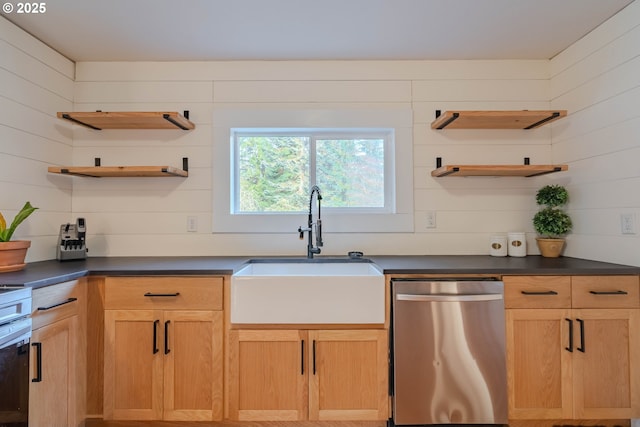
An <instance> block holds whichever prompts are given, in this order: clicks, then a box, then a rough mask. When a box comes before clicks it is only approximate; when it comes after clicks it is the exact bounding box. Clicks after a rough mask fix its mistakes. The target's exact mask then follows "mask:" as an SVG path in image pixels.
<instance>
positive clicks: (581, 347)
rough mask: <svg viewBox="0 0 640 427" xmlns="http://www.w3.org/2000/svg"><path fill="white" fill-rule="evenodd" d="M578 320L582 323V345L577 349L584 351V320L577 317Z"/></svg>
mask: <svg viewBox="0 0 640 427" xmlns="http://www.w3.org/2000/svg"><path fill="white" fill-rule="evenodd" d="M576 321H577V322H578V323H579V324H580V346H579V347H578V348H576V350H578V351H581V352H583V353H584V350H585V349H584V320H582V319H576Z"/></svg>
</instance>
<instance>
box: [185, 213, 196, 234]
mask: <svg viewBox="0 0 640 427" xmlns="http://www.w3.org/2000/svg"><path fill="white" fill-rule="evenodd" d="M187 231H188V232H190V233H194V232H196V231H198V217H197V216H188V217H187Z"/></svg>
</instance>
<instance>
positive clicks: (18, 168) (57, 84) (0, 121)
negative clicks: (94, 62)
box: [0, 19, 75, 262]
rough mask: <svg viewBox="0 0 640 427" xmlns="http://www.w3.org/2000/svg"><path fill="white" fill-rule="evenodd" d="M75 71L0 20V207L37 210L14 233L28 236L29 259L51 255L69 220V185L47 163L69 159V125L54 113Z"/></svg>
mask: <svg viewBox="0 0 640 427" xmlns="http://www.w3.org/2000/svg"><path fill="white" fill-rule="evenodd" d="M74 74H75V65H74V64H73V62H72V61H69V60H68V59H66V58H64V57H63V56H62V55H60V54H59V53H57V52H55V51H53V50H52V49H51V48H49V47H48V46H46V45H44V44H43V43H42V42H40V41H38V40H36V39H34V38H33V37H32V36H30V35H28V34H27V33H25V32H24V31H22V30H20V29H19V28H18V27H16V26H14V25H13V24H11V23H10V22H9V21H7V20H5V19H0V82H1V83H2V84H0V110H2V115H0V194H2V198H1V199H0V211H1V212H3V214H4V215H5V216H6V217H7V218H13V216H14V215H15V214H16V213H17V212H18V210H19V209H20V208H21V207H22V205H23V204H24V203H25V202H26V201H27V200H29V201H30V202H31V203H32V204H33V205H34V206H37V207H39V208H40V209H39V210H38V211H37V212H36V213H35V214H34V215H32V216H31V217H30V218H28V219H27V221H25V223H23V225H21V226H20V228H18V230H17V231H16V234H15V235H14V238H17V239H27V240H31V248H30V249H29V251H28V253H27V261H28V262H32V261H40V260H45V259H51V258H54V257H55V237H54V236H57V234H58V225H57V224H60V223H63V222H67V221H69V220H70V215H71V185H70V183H69V182H64V181H63V180H59V179H55V178H54V179H52V178H51V177H49V176H48V174H47V166H48V165H53V164H60V163H62V162H65V161H69V159H70V158H71V157H72V144H73V142H72V133H71V127H70V126H68V125H65V124H63V123H60V122H59V121H58V120H57V119H56V118H55V113H56V110H57V109H62V108H64V109H70V108H72V107H73V91H74V81H73V79H74Z"/></svg>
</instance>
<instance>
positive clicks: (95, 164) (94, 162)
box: [93, 157, 101, 166]
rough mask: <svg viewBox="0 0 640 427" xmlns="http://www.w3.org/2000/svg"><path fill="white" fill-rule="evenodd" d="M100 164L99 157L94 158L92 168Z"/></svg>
mask: <svg viewBox="0 0 640 427" xmlns="http://www.w3.org/2000/svg"><path fill="white" fill-rule="evenodd" d="M100 163H101V161H100V157H94V159H93V165H94V166H100Z"/></svg>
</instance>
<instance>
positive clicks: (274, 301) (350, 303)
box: [231, 260, 385, 324]
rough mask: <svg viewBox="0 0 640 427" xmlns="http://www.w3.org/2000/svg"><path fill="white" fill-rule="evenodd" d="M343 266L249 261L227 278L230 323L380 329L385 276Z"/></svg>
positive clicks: (367, 266)
mask: <svg viewBox="0 0 640 427" xmlns="http://www.w3.org/2000/svg"><path fill="white" fill-rule="evenodd" d="M345 261H346V260H336V261H326V260H318V261H315V260H310V262H305V261H304V260H302V261H301V260H290V261H273V260H268V261H265V260H253V262H251V261H250V262H249V263H248V264H247V265H246V266H245V267H243V268H242V269H240V270H239V271H238V272H237V273H235V274H234V275H233V276H231V323H236V324H241V323H278V324H282V323H384V313H385V292H384V289H385V287H384V275H383V274H382V272H380V270H379V269H378V268H377V267H376V266H375V264H372V263H369V262H345Z"/></svg>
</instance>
